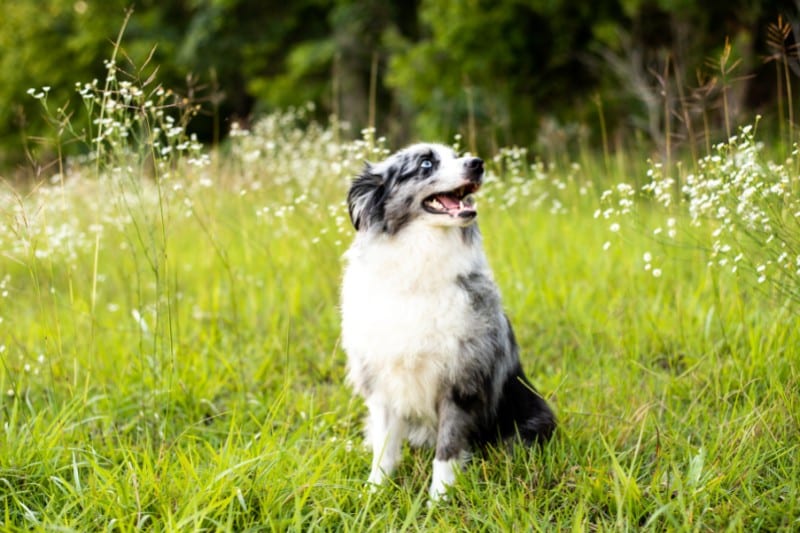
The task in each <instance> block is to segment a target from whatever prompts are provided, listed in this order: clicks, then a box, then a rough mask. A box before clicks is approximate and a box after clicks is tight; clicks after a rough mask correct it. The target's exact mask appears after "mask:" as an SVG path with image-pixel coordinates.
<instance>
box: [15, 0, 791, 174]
mask: <svg viewBox="0 0 800 533" xmlns="http://www.w3.org/2000/svg"><path fill="white" fill-rule="evenodd" d="M127 8H128V2H127V0H106V1H104V2H96V1H91V0H77V1H75V0H20V1H18V2H13V3H10V4H9V5H6V6H4V8H3V17H2V19H0V76H1V77H2V80H3V82H2V83H0V165H2V166H4V167H6V168H8V167H9V165H13V164H17V163H19V162H20V161H22V160H23V159H24V150H23V147H24V146H26V145H27V147H28V148H29V149H32V150H33V149H36V146H37V145H36V143H32V142H31V141H30V137H31V136H36V135H41V134H42V133H43V132H44V131H46V128H47V126H46V124H45V122H46V121H45V119H44V118H43V117H42V111H41V105H40V102H37V101H35V100H34V99H33V98H31V97H30V96H28V95H26V91H27V90H28V89H29V88H37V89H38V88H41V87H45V86H47V87H50V90H49V92H48V93H47V100H48V105H49V106H51V107H53V108H56V107H61V106H65V105H66V106H67V107H66V110H67V113H69V111H70V110H74V109H75V107H76V106H77V105H79V103H80V99H79V97H78V95H77V94H76V93H75V82H86V81H91V80H92V79H93V78H100V77H102V76H103V72H104V70H103V59H104V58H107V57H108V56H109V55H110V52H111V49H112V44H111V43H112V42H113V41H114V39H115V38H116V35H117V33H118V32H119V29H120V27H121V25H122V22H123V20H124V18H125V10H126V9H127ZM133 9H134V13H133V15H132V17H131V19H130V22H129V25H128V27H127V28H126V32H125V36H124V39H123V44H122V49H121V57H120V58H119V60H118V62H119V64H120V66H121V67H122V69H123V70H124V71H125V72H127V73H128V75H131V76H142V77H148V76H150V75H151V74H152V73H153V71H154V70H155V69H156V68H158V80H159V82H160V83H162V84H163V85H164V86H166V87H170V88H172V89H174V90H176V91H179V92H182V93H185V94H186V95H189V96H191V97H192V98H194V99H196V100H198V101H200V102H202V103H203V112H202V113H200V114H199V115H198V116H197V117H196V118H195V120H194V122H193V124H192V127H193V128H194V129H195V131H197V132H198V134H199V135H200V136H201V138H203V139H205V140H207V141H212V140H216V139H218V138H219V137H220V136H221V135H224V133H225V132H226V131H227V128H228V126H227V123H228V121H229V120H230V119H231V118H232V117H237V118H239V119H247V118H248V117H250V116H251V115H252V114H254V113H258V112H261V111H266V110H270V109H275V108H280V107H285V106H290V105H300V104H303V103H305V102H307V101H313V102H315V103H316V104H317V107H316V109H317V112H318V114H319V116H320V118H323V119H324V118H326V117H327V116H328V115H330V114H335V115H337V116H339V117H340V118H341V119H342V120H344V121H346V122H348V123H350V124H351V125H352V130H353V131H354V132H355V133H357V132H358V130H360V129H361V128H363V127H366V126H371V125H372V126H376V127H377V128H378V130H379V132H380V133H382V134H386V135H388V136H389V137H390V139H391V140H392V142H394V143H401V142H405V141H407V140H410V139H413V138H436V139H442V140H447V139H449V138H451V137H452V135H453V134H455V133H461V134H464V135H465V136H466V138H467V142H468V145H469V147H473V148H481V149H492V148H493V147H496V146H499V145H507V144H512V143H517V144H523V145H533V146H535V148H537V149H538V150H539V151H540V152H547V151H548V150H555V149H562V148H564V147H565V146H566V147H569V146H571V145H575V144H577V143H592V144H594V145H599V144H600V143H601V142H602V141H601V138H606V139H608V141H607V144H608V146H606V148H609V149H613V148H615V147H616V146H620V145H623V144H625V143H628V142H632V141H637V142H638V141H644V142H646V143H648V145H649V146H652V147H653V148H654V149H660V150H662V151H663V150H667V149H669V148H670V147H671V146H678V145H680V146H687V147H691V148H692V149H697V148H698V147H699V149H702V147H703V146H704V144H705V143H706V142H707V141H708V138H709V137H710V136H711V137H713V136H714V135H715V134H716V133H724V132H725V129H726V119H728V120H729V121H731V120H732V121H734V122H735V119H736V117H737V116H738V115H740V114H741V113H746V114H747V115H748V117H749V116H751V115H752V114H753V113H754V112H758V111H763V110H764V109H765V108H766V107H767V106H768V105H769V108H775V107H776V106H774V105H770V104H772V103H774V102H775V101H776V100H778V99H780V100H781V101H780V106H779V107H778V109H780V110H781V111H780V112H782V113H783V114H785V115H787V116H788V111H789V107H788V106H789V104H790V101H789V100H790V99H789V98H787V96H788V93H787V92H786V89H787V87H786V85H787V78H786V77H785V76H784V74H785V73H784V70H786V71H788V72H792V68H797V54H796V49H795V48H794V37H793V31H792V26H791V25H787V26H786V28H787V29H788V31H787V32H785V33H784V34H781V35H783V37H784V38H783V42H774V41H775V39H774V38H773V40H772V41H770V40H769V39H768V37H769V35H770V34H769V31H770V25H772V26H773V29H775V28H774V27H775V26H776V24H777V21H778V17H779V16H780V17H782V21H789V22H790V23H791V22H793V21H795V20H796V18H797V17H796V15H797V13H798V10H797V7H796V6H795V4H794V3H793V2H788V1H784V0H769V1H763V2H750V1H748V0H728V1H725V2H723V1H719V0H717V1H712V2H703V3H696V2H689V1H683V0H597V1H594V2H591V3H589V2H572V1H569V0H528V1H523V0H497V1H488V0H465V1H461V2H451V1H449V0H419V1H416V2H396V1H392V2H382V1H378V0H363V1H353V0H299V1H292V2H286V1H283V2H281V1H276V0H268V1H254V0H175V1H171V2H159V1H155V0H140V1H139V2H137V3H136V4H135V5H134V6H133ZM773 37H774V36H773ZM726 38H727V39H728V43H729V44H728V46H727V47H726ZM770 43H772V44H770ZM148 58H149V59H150V60H149V62H148ZM770 58H772V59H774V60H777V61H778V62H779V63H780V67H781V68H777V69H776V68H775V67H774V66H772V65H769V64H768V61H767V60H769V59H770ZM776 64H777V63H776ZM143 65H144V67H145V68H144V69H142V66H143ZM784 67H785V68H784ZM601 119H602V120H601ZM601 124H604V126H605V129H606V131H605V133H606V135H605V136H602V135H601V133H602V132H601V131H600V130H601ZM728 127H730V125H729V124H728ZM26 139H27V140H26Z"/></svg>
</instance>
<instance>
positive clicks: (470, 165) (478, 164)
mask: <svg viewBox="0 0 800 533" xmlns="http://www.w3.org/2000/svg"><path fill="white" fill-rule="evenodd" d="M464 166H465V167H467V170H471V171H473V172H480V171H482V170H483V159H481V158H480V157H471V158H470V159H467V160H466V161H464Z"/></svg>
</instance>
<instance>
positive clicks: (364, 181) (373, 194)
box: [347, 144, 483, 235]
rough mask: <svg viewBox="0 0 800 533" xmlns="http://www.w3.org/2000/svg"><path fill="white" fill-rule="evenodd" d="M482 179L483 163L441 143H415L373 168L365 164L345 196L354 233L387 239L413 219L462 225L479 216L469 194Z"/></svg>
mask: <svg viewBox="0 0 800 533" xmlns="http://www.w3.org/2000/svg"><path fill="white" fill-rule="evenodd" d="M482 181H483V160H481V159H479V158H477V157H458V154H456V153H455V152H454V151H453V150H452V149H450V148H448V147H447V146H443V145H441V144H415V145H413V146H409V147H408V148H405V149H403V150H401V151H399V152H397V153H395V154H393V155H391V156H389V158H388V159H386V160H385V161H382V162H380V163H377V164H370V163H367V164H366V165H365V167H364V171H363V172H362V173H361V174H360V175H359V176H358V177H357V178H356V179H355V180H354V181H353V184H352V185H351V186H350V192H349V193H348V195H347V204H348V208H349V210H350V220H352V222H353V226H355V228H356V229H357V230H359V231H365V230H377V231H380V232H384V233H388V234H390V235H392V234H395V233H397V232H398V231H400V230H401V229H402V228H403V227H404V226H406V225H407V224H409V223H410V222H412V221H415V220H421V221H424V222H425V223H427V224H430V225H435V226H457V227H458V226H467V225H469V224H471V223H472V222H473V221H474V220H475V217H476V216H477V215H478V212H477V211H476V209H475V202H474V200H473V198H472V193H474V192H475V191H477V190H478V189H479V188H480V186H481V183H482Z"/></svg>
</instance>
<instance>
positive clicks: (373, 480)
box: [367, 468, 386, 492]
mask: <svg viewBox="0 0 800 533" xmlns="http://www.w3.org/2000/svg"><path fill="white" fill-rule="evenodd" d="M384 481H386V474H384V473H383V470H381V469H380V468H376V469H373V470H372V472H370V473H369V478H367V485H369V486H370V487H371V489H370V490H371V491H372V492H375V491H376V490H377V488H378V486H380V485H383V482H384Z"/></svg>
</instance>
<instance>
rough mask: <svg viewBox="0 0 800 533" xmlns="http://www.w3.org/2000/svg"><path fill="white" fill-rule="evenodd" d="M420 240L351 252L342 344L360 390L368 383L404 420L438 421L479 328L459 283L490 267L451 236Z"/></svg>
mask: <svg viewBox="0 0 800 533" xmlns="http://www.w3.org/2000/svg"><path fill="white" fill-rule="evenodd" d="M414 233H415V232H413V231H409V232H407V235H406V236H405V238H403V239H394V240H393V241H391V242H380V241H379V242H370V243H367V245H366V246H361V245H360V243H356V244H355V245H354V246H353V248H351V250H350V252H348V263H349V264H348V266H347V269H346V271H345V276H344V281H343V286H342V339H343V345H344V348H345V350H346V351H347V353H348V357H349V367H350V380H351V382H352V383H353V384H354V385H355V386H356V388H359V387H360V388H362V389H363V388H364V387H363V385H361V384H363V383H365V382H367V381H368V382H369V383H370V388H371V390H372V391H373V393H374V394H380V395H382V396H384V397H386V398H390V399H391V402H392V404H393V405H394V407H395V409H397V410H398V411H399V414H401V415H404V416H408V417H418V418H429V419H433V418H435V404H436V400H437V395H438V393H439V388H440V385H441V383H442V382H443V381H444V380H445V379H446V378H447V374H448V372H451V371H452V369H453V368H455V365H457V361H458V357H459V355H460V351H461V350H460V348H459V342H460V339H463V338H465V337H466V336H467V335H468V328H469V327H470V324H471V323H472V320H470V316H469V314H470V313H471V312H472V310H471V307H470V302H469V295H468V294H467V293H466V292H465V291H464V290H463V288H462V287H461V286H459V284H458V282H457V279H458V276H459V275H463V274H466V273H468V272H470V271H471V270H474V269H475V268H480V267H482V265H484V264H485V262H484V260H483V254H482V252H481V249H480V247H471V246H466V245H465V244H464V243H463V242H461V241H460V240H457V239H454V238H453V236H451V235H444V234H443V235H441V236H439V235H437V234H435V233H434V234H433V235H431V234H430V231H425V232H420V234H418V235H415V234H414ZM456 237H457V236H456ZM361 244H364V243H361ZM359 392H361V393H362V394H367V391H366V390H359Z"/></svg>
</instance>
